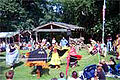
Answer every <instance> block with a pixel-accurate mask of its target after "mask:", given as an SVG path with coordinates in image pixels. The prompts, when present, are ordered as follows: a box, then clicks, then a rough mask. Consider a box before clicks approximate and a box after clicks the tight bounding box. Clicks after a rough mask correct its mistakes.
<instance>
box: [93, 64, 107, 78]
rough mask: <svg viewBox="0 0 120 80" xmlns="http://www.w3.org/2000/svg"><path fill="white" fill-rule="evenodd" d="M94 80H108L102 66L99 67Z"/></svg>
mask: <svg viewBox="0 0 120 80" xmlns="http://www.w3.org/2000/svg"><path fill="white" fill-rule="evenodd" d="M94 80H106V77H105V73H104V71H103V69H102V67H100V66H99V67H97V71H96V72H95V79H94Z"/></svg>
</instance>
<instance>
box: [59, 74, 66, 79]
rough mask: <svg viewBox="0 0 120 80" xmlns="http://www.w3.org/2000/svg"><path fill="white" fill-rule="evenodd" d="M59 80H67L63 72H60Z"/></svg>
mask: <svg viewBox="0 0 120 80" xmlns="http://www.w3.org/2000/svg"><path fill="white" fill-rule="evenodd" d="M58 80H66V79H64V73H63V72H60V78H59V79H58Z"/></svg>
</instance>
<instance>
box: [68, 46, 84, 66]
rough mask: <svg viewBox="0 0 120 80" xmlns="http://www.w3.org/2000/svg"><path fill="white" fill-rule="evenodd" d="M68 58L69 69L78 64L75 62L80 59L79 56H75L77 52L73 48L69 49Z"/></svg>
mask: <svg viewBox="0 0 120 80" xmlns="http://www.w3.org/2000/svg"><path fill="white" fill-rule="evenodd" d="M68 57H69V58H70V62H69V64H70V66H71V67H72V66H76V65H77V62H78V61H77V60H80V59H81V58H82V56H81V55H77V52H76V50H75V47H74V46H72V47H71V49H70V52H69V54H68Z"/></svg>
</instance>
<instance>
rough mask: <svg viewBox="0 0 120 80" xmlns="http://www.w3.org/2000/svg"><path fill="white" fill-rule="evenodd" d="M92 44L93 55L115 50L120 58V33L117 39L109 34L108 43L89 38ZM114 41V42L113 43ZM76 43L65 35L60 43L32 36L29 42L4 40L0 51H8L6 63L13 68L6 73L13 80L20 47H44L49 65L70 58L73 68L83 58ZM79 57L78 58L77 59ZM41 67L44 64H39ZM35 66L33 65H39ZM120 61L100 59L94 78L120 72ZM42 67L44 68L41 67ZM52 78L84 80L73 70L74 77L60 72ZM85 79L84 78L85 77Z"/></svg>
mask: <svg viewBox="0 0 120 80" xmlns="http://www.w3.org/2000/svg"><path fill="white" fill-rule="evenodd" d="M89 40H90V42H91V43H90V44H88V52H89V53H90V54H92V55H95V54H98V55H99V56H103V57H106V56H107V55H108V53H111V52H114V54H115V55H116V59H117V60H118V59H120V34H118V35H117V36H116V40H114V41H113V40H112V37H111V35H108V38H107V39H106V40H107V43H106V44H105V43H102V42H99V41H95V40H93V39H92V38H90V39H89ZM112 41H113V44H112ZM75 46H76V45H75V44H74V43H72V42H69V41H68V40H67V39H65V37H63V38H62V39H61V40H60V42H59V43H58V42H57V41H56V39H55V38H53V39H52V41H51V42H49V41H47V39H42V40H41V41H38V42H35V41H34V40H33V39H32V38H31V39H30V41H29V42H20V43H18V44H13V43H12V44H8V43H5V42H4V41H2V42H1V43H0V51H6V64H7V65H9V66H10V67H11V70H10V71H8V72H7V73H5V75H6V78H7V79H8V80H10V79H11V80H12V78H13V75H14V71H13V70H14V67H15V64H16V63H18V62H19V57H20V53H19V49H21V50H29V51H30V52H33V51H35V50H37V49H39V48H42V49H44V50H45V51H46V52H47V57H48V59H47V62H46V63H48V64H49V66H50V67H51V68H52V67H54V68H57V69H58V68H60V64H61V60H63V59H68V60H69V66H71V67H72V68H73V67H75V66H77V62H78V60H80V59H81V57H82V56H81V55H77V52H76V48H75ZM24 57H28V58H29V55H27V54H25V55H24ZM76 58H77V59H76ZM39 66H40V67H41V66H42V65H39ZM39 66H33V67H39ZM119 68H120V63H118V64H117V63H116V61H115V59H114V58H113V57H110V60H109V61H108V62H107V61H105V60H104V59H102V60H100V62H99V64H98V65H97V66H96V69H95V70H94V74H93V75H94V77H91V78H90V79H92V78H94V80H106V77H105V75H107V74H109V73H110V74H116V73H117V74H120V70H119ZM41 69H42V68H41ZM51 80H82V78H81V77H80V76H79V75H78V73H77V72H76V71H73V72H72V77H67V78H66V77H65V76H64V73H63V72H61V73H60V78H58V79H57V78H53V79H51ZM83 80H84V79H83Z"/></svg>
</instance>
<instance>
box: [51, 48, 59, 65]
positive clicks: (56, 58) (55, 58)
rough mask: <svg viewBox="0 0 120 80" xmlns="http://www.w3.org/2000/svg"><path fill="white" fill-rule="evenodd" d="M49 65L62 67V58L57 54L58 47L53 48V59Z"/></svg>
mask: <svg viewBox="0 0 120 80" xmlns="http://www.w3.org/2000/svg"><path fill="white" fill-rule="evenodd" d="M49 63H50V64H51V65H60V57H59V54H58V52H57V47H54V48H53V51H52V58H51V61H50V62H49Z"/></svg>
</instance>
